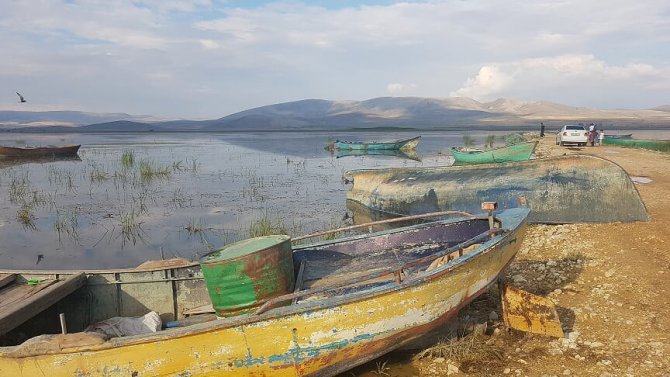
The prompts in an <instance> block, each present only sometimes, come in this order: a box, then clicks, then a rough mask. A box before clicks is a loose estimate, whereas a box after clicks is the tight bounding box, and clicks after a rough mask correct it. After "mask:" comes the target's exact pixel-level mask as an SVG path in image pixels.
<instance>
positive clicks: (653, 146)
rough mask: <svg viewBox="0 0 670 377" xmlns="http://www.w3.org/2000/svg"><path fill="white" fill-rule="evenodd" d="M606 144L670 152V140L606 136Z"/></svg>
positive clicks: (604, 142) (604, 140)
mask: <svg viewBox="0 0 670 377" xmlns="http://www.w3.org/2000/svg"><path fill="white" fill-rule="evenodd" d="M603 144H605V145H616V146H619V147H625V148H640V149H649V150H652V151H661V152H670V140H640V139H613V138H609V137H605V138H604V139H603Z"/></svg>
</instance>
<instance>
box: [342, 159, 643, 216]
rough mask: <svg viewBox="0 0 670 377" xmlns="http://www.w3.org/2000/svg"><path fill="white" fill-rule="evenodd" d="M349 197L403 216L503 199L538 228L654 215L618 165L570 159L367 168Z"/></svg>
mask: <svg viewBox="0 0 670 377" xmlns="http://www.w3.org/2000/svg"><path fill="white" fill-rule="evenodd" d="M345 178H346V181H348V182H353V185H352V187H351V189H350V191H348V192H347V199H349V200H353V201H356V202H358V203H360V204H362V205H364V206H366V207H369V208H371V209H374V210H380V211H384V212H389V213H395V214H402V215H415V214H419V213H427V212H435V211H444V210H459V211H466V212H473V211H476V210H477V208H478V205H477V203H480V202H484V201H497V202H498V203H499V204H500V206H501V208H513V207H518V206H523V205H527V206H528V207H529V208H531V209H532V211H531V214H530V216H529V221H530V222H534V223H550V224H551V223H582V222H602V223H607V222H615V221H622V222H631V221H647V220H648V219H649V216H648V214H647V210H646V207H645V205H644V203H643V202H642V199H641V198H640V194H639V193H638V191H637V188H636V187H635V184H634V183H633V181H632V180H631V179H630V177H629V176H628V174H627V173H626V172H625V171H624V170H623V169H622V168H621V167H620V166H619V165H617V164H615V163H613V162H611V161H609V160H606V159H603V158H600V157H595V156H587V155H566V156H559V157H551V158H542V159H534V160H527V161H517V162H505V163H500V164H481V165H463V166H437V167H414V168H412V167H407V168H386V169H361V170H353V171H350V172H347V173H346V174H345Z"/></svg>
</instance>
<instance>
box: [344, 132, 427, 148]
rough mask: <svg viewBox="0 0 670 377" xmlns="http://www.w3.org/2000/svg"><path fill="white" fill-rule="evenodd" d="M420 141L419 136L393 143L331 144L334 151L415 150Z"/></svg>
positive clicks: (347, 142)
mask: <svg viewBox="0 0 670 377" xmlns="http://www.w3.org/2000/svg"><path fill="white" fill-rule="evenodd" d="M419 141H421V136H416V137H412V138H409V139H401V140H393V141H369V142H360V141H342V140H335V143H333V145H334V148H335V149H336V150H383V149H386V150H401V151H404V150H411V149H415V148H416V146H417V145H419Z"/></svg>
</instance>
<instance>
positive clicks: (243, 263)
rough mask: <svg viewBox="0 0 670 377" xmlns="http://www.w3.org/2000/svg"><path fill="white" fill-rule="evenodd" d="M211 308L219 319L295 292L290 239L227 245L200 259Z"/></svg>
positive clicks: (278, 237) (279, 237) (260, 239)
mask: <svg viewBox="0 0 670 377" xmlns="http://www.w3.org/2000/svg"><path fill="white" fill-rule="evenodd" d="M200 267H201V269H202V274H203V276H204V277H205V283H206V285H207V291H208V292H209V297H210V298H211V300H212V306H213V307H214V310H215V311H216V314H217V315H218V316H220V317H229V316H232V315H237V314H242V313H245V312H247V311H249V310H250V309H252V308H254V307H256V306H258V305H259V304H261V303H262V302H263V301H265V300H267V299H270V298H273V297H277V296H281V295H283V294H286V293H291V292H292V291H293V286H294V282H295V279H294V277H293V255H292V250H291V237H289V236H286V235H274V236H265V237H256V238H250V239H247V240H243V241H239V242H235V243H233V244H230V245H226V246H224V247H223V248H221V249H219V250H216V251H213V252H211V253H209V254H207V255H205V256H204V257H202V258H201V259H200Z"/></svg>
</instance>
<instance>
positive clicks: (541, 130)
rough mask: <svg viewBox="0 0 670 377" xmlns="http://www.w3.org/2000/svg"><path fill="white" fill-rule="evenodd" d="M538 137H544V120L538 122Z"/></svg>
mask: <svg viewBox="0 0 670 377" xmlns="http://www.w3.org/2000/svg"><path fill="white" fill-rule="evenodd" d="M540 137H544V122H540Z"/></svg>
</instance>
